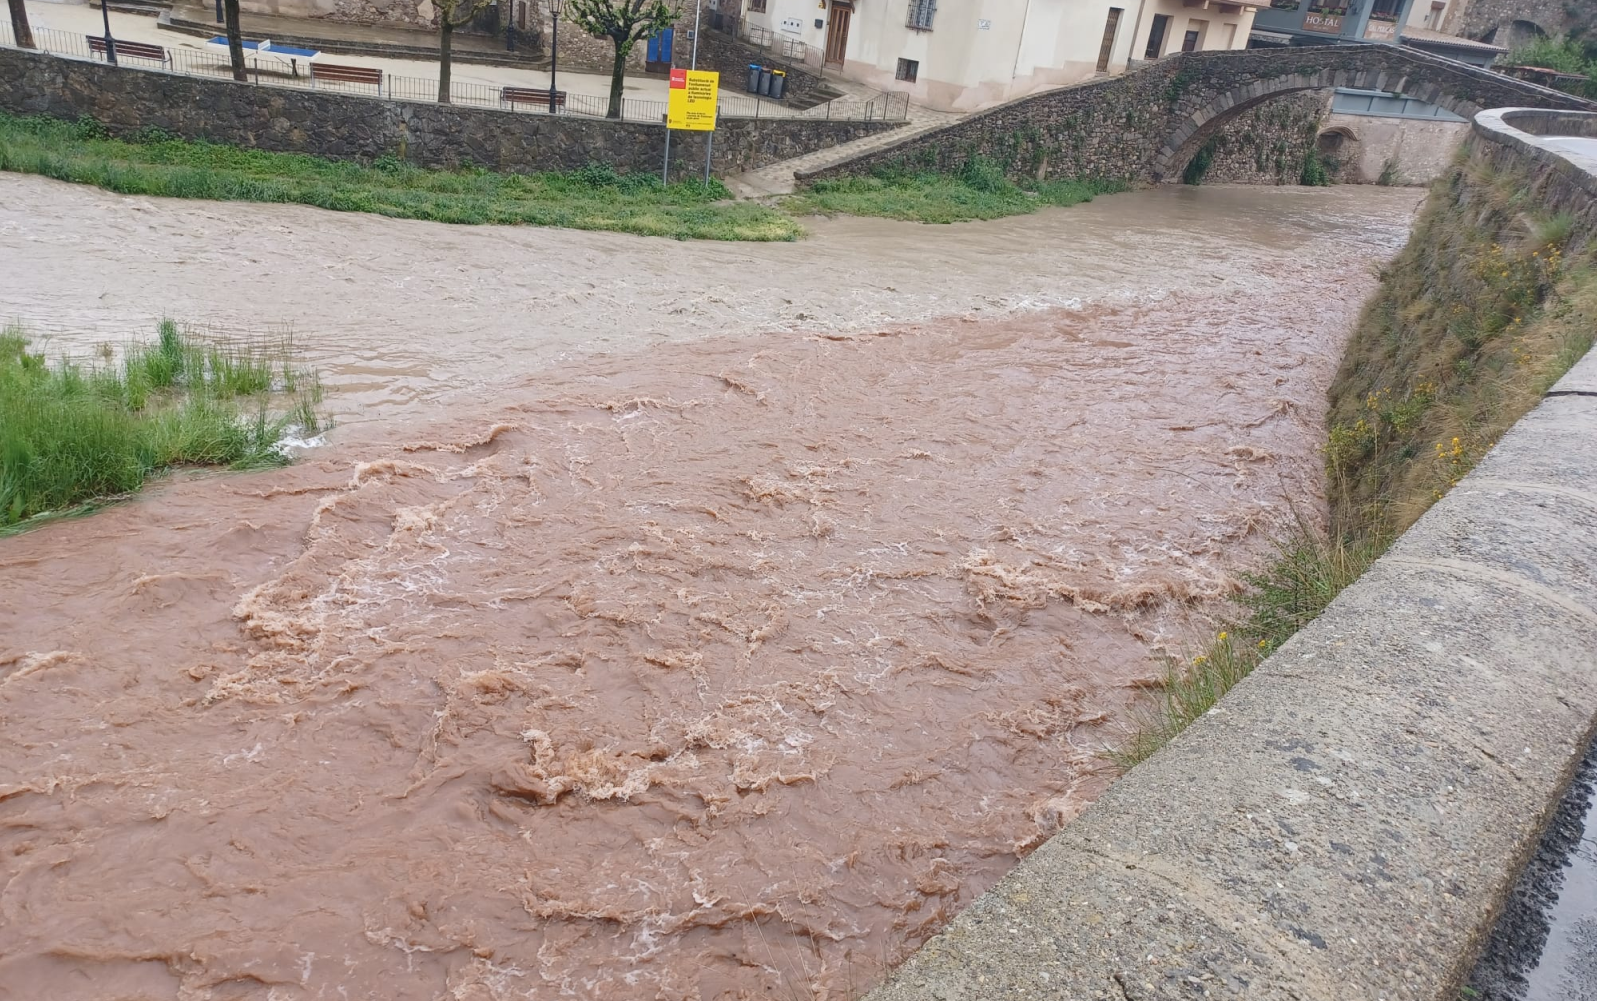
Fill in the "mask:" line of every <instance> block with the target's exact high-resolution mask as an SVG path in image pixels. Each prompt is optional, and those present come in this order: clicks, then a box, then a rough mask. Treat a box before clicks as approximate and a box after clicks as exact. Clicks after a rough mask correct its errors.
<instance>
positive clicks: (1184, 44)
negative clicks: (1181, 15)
mask: <svg viewBox="0 0 1597 1001" xmlns="http://www.w3.org/2000/svg"><path fill="white" fill-rule="evenodd" d="M1208 33H1209V22H1208V21H1200V20H1198V19H1197V18H1195V17H1194V18H1188V19H1187V34H1186V36H1185V37H1184V38H1182V39H1181V51H1182V52H1202V51H1203V36H1204V35H1207V34H1208Z"/></svg>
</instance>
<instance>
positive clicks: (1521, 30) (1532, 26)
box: [1486, 14, 1556, 49]
mask: <svg viewBox="0 0 1597 1001" xmlns="http://www.w3.org/2000/svg"><path fill="white" fill-rule="evenodd" d="M1554 34H1556V32H1552V31H1548V30H1547V28H1546V26H1545V25H1543V24H1542V23H1541V22H1539V21H1533V20H1531V19H1530V17H1528V16H1526V15H1524V14H1520V15H1518V16H1516V17H1514V18H1513V19H1511V20H1507V21H1503V22H1501V23H1499V24H1498V25H1497V26H1496V27H1494V28H1493V29H1492V30H1491V31H1489V32H1487V33H1486V41H1488V42H1491V43H1492V44H1493V45H1501V46H1503V47H1504V48H1507V49H1517V48H1519V47H1520V46H1521V45H1527V44H1529V43H1531V42H1534V41H1535V40H1536V39H1538V38H1549V37H1551V36H1552V35H1554Z"/></svg>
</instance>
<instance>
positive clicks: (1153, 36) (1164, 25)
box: [1143, 14, 1171, 59]
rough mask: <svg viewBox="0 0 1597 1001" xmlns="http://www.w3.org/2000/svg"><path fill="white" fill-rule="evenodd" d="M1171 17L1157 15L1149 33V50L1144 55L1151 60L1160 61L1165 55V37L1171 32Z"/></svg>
mask: <svg viewBox="0 0 1597 1001" xmlns="http://www.w3.org/2000/svg"><path fill="white" fill-rule="evenodd" d="M1170 20H1171V18H1170V15H1169V14H1155V15H1154V16H1153V28H1152V29H1151V30H1150V31H1149V32H1148V50H1147V51H1146V52H1144V53H1143V55H1144V56H1146V57H1147V58H1149V59H1158V58H1159V57H1160V56H1162V55H1164V36H1165V34H1166V33H1167V32H1169V30H1170Z"/></svg>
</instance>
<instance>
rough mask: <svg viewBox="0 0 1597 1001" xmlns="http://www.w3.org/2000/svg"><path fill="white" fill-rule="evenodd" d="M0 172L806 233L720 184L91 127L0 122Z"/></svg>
mask: <svg viewBox="0 0 1597 1001" xmlns="http://www.w3.org/2000/svg"><path fill="white" fill-rule="evenodd" d="M0 170H10V171H16V172H18V173H25V174H41V175H43V176H45V177H53V178H55V179H57V180H61V181H70V182H73V183H77V184H92V185H95V186H97V187H101V188H104V189H106V190H108V191H115V192H119V193H121V194H130V195H156V196H164V197H170V198H204V199H211V200H216V201H249V202H281V203H295V204H301V205H314V206H316V207H317V208H324V209H331V210H333V211H338V212H370V213H374V214H376V215H383V216H390V217H392V218H396V219H425V220H431V221H433V222H447V223H461V224H468V225H475V224H484V223H495V224H502V225H509V224H526V225H536V226H563V227H566V228H568V229H590V230H612V231H617V232H622V233H636V234H639V235H643V236H665V237H672V238H675V239H695V240H755V241H767V240H794V239H797V238H798V237H799V236H801V235H802V233H803V230H802V229H801V228H800V227H799V225H798V223H797V222H795V221H794V220H792V219H791V218H789V217H787V216H785V215H783V214H782V213H780V212H778V211H776V210H775V209H771V208H769V207H766V206H761V205H753V204H748V203H739V202H731V201H729V200H728V199H730V197H731V195H730V193H729V192H728V191H727V189H726V187H725V186H724V185H722V184H721V182H720V181H713V180H712V181H711V182H710V183H709V184H704V183H702V182H699V181H682V182H678V183H674V184H670V185H667V184H664V183H662V182H661V181H660V179H659V178H658V177H655V176H654V175H652V174H617V173H616V172H615V171H613V170H612V169H610V168H609V167H607V166H603V165H594V166H589V167H585V168H583V169H581V170H573V171H568V172H565V173H543V174H495V173H490V172H488V171H484V170H480V169H465V170H458V171H447V170H422V169H420V168H417V167H413V166H410V165H409V164H406V163H404V162H402V161H400V160H398V159H396V158H394V157H392V156H386V157H382V158H379V159H378V160H377V161H374V162H373V163H372V164H370V165H364V164H360V163H354V162H351V161H345V160H329V159H325V158H322V157H316V156H307V155H304V154H299V153H270V152H267V151H265V150H256V149H242V148H239V147H235V146H222V145H218V144H216V143H209V142H201V141H189V140H183V139H178V138H175V137H173V136H170V135H167V134H165V133H163V132H160V131H158V130H141V131H140V132H137V133H134V134H131V135H129V136H127V137H126V138H123V139H113V138H110V137H109V136H107V135H106V134H105V130H104V129H103V128H101V127H100V126H99V125H98V124H97V123H95V122H93V121H92V120H86V121H80V122H63V121H59V120H57V119H53V118H45V117H19V116H15V115H8V114H4V113H0Z"/></svg>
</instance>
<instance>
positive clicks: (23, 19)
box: [6, 0, 36, 49]
mask: <svg viewBox="0 0 1597 1001" xmlns="http://www.w3.org/2000/svg"><path fill="white" fill-rule="evenodd" d="M6 2H7V5H8V6H9V7H10V8H11V34H12V37H14V38H15V39H16V40H17V48H19V49H32V48H36V46H35V45H34V44H33V28H32V27H31V26H29V24H28V8H27V5H26V4H24V3H23V0H6Z"/></svg>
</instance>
